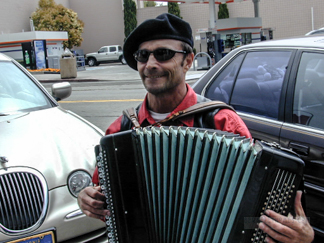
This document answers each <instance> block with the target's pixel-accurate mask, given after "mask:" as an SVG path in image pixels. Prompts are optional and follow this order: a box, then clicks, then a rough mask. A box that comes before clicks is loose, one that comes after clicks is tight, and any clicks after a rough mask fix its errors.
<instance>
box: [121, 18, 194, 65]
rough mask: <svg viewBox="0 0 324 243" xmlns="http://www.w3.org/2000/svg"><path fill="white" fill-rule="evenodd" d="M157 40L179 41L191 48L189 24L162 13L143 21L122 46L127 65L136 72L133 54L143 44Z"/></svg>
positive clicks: (191, 39)
mask: <svg viewBox="0 0 324 243" xmlns="http://www.w3.org/2000/svg"><path fill="white" fill-rule="evenodd" d="M158 39H175V40H180V41H184V42H186V43H188V44H189V45H190V46H191V47H193V38H192V30H191V27H190V25H189V23H187V22H186V21H184V20H182V19H181V18H179V17H177V16H175V15H173V14H169V13H164V14H161V15H159V16H157V17H156V18H155V19H148V20H145V21H144V22H143V23H142V24H140V25H139V26H138V27H137V28H136V29H135V30H133V32H132V33H130V35H129V36H128V37H127V39H126V41H125V44H124V57H125V59H126V62H127V64H128V65H129V66H130V67H131V68H133V69H135V70H137V62H136V60H135V58H134V56H133V54H134V53H135V52H136V51H137V50H138V47H139V46H140V44H142V43H143V42H145V41H150V40H158Z"/></svg>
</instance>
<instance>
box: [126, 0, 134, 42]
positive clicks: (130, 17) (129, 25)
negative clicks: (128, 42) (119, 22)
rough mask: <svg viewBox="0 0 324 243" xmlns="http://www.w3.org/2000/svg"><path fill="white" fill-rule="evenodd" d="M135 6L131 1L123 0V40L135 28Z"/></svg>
mask: <svg viewBox="0 0 324 243" xmlns="http://www.w3.org/2000/svg"><path fill="white" fill-rule="evenodd" d="M136 26H137V19H136V4H135V2H134V1H133V0H124V28H125V29H124V33H125V38H127V37H128V35H129V34H130V33H131V32H132V31H133V30H134V29H135V28H136Z"/></svg>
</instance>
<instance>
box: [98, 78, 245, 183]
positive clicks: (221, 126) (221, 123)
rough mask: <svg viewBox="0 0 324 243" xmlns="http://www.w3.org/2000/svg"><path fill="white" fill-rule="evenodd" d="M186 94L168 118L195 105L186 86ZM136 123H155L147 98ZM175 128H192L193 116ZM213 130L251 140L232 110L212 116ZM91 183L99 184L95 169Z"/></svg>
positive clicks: (113, 130)
mask: <svg viewBox="0 0 324 243" xmlns="http://www.w3.org/2000/svg"><path fill="white" fill-rule="evenodd" d="M187 89H188V92H187V94H186V96H185V98H184V99H183V100H182V102H181V103H180V104H179V105H178V106H177V108H175V109H174V110H173V111H172V112H171V114H170V115H169V116H171V115H172V114H174V113H176V112H179V111H182V110H184V109H186V108H188V107H190V106H192V105H195V104H197V95H196V93H195V92H194V90H193V89H192V88H191V87H190V86H189V85H188V84H187ZM121 121H122V116H120V117H118V118H117V119H116V120H115V121H114V122H113V123H112V124H111V125H110V126H109V127H108V129H107V131H106V135H107V134H113V133H116V132H120V126H121ZM138 121H139V124H140V125H141V126H142V125H144V126H147V125H152V124H154V123H156V122H155V121H154V119H153V118H152V117H151V115H150V112H149V110H148V108H147V97H145V99H144V101H143V104H142V106H141V108H140V110H139V112H138ZM175 122H176V124H174V125H176V126H187V127H192V126H193V125H194V116H185V117H183V118H179V119H177V120H176V121H175ZM214 122H215V128H216V129H217V130H222V131H227V132H232V133H235V134H240V135H241V136H245V137H247V138H251V134H250V132H249V130H248V128H247V127H246V125H245V123H244V122H243V120H242V119H241V118H240V117H239V116H238V115H237V114H236V113H235V112H234V111H232V110H229V109H221V110H220V111H219V112H217V113H216V115H215V116H214ZM92 182H93V183H94V184H96V185H98V184H99V179H98V169H97V168H96V170H95V172H94V174H93V177H92Z"/></svg>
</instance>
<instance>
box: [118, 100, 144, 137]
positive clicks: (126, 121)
mask: <svg viewBox="0 0 324 243" xmlns="http://www.w3.org/2000/svg"><path fill="white" fill-rule="evenodd" d="M141 106H142V103H141V104H139V105H138V106H137V107H136V109H134V108H133V107H132V108H129V109H126V110H124V111H123V117H122V120H121V124H120V131H127V130H130V129H132V127H134V126H136V125H137V124H136V122H137V123H138V120H137V114H138V111H139V109H140V107H141ZM125 113H126V114H125ZM127 113H130V114H133V113H135V114H133V115H132V116H133V118H134V116H136V121H135V123H134V121H133V120H132V119H131V118H130V114H127ZM135 124H136V125H135ZM138 125H140V124H139V123H138Z"/></svg>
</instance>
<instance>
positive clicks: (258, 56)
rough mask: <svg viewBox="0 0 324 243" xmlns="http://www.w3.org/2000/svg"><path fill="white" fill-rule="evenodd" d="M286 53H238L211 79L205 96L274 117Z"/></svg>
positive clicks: (247, 110) (246, 110)
mask: <svg viewBox="0 0 324 243" xmlns="http://www.w3.org/2000/svg"><path fill="white" fill-rule="evenodd" d="M290 56H291V51H253V52H249V53H247V54H246V55H245V56H244V54H241V55H239V56H238V57H236V58H235V59H234V61H232V62H231V63H230V64H229V65H228V66H227V67H226V68H225V69H224V70H223V71H222V72H221V74H220V75H219V76H218V77H217V78H216V79H215V80H214V81H213V83H212V84H211V86H210V87H209V88H208V90H207V92H206V96H207V97H208V98H210V99H213V100H221V101H224V102H226V103H229V104H230V105H232V106H233V107H234V108H235V109H236V110H237V111H244V112H248V113H252V114H258V115H261V116H265V117H268V118H274V119H277V118H278V110H279V101H280V93H281V87H282V83H283V79H284V76H285V72H286V67H287V65H288V62H289V59H290ZM242 61H243V63H242ZM233 85H234V87H233Z"/></svg>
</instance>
